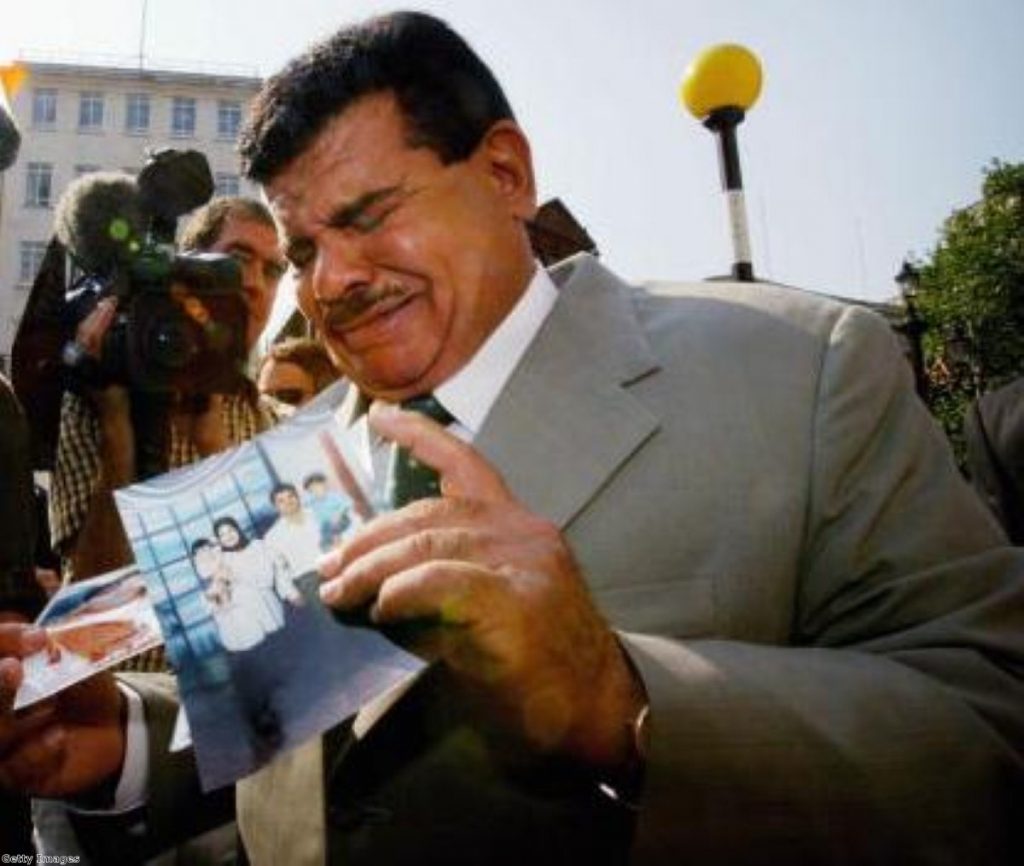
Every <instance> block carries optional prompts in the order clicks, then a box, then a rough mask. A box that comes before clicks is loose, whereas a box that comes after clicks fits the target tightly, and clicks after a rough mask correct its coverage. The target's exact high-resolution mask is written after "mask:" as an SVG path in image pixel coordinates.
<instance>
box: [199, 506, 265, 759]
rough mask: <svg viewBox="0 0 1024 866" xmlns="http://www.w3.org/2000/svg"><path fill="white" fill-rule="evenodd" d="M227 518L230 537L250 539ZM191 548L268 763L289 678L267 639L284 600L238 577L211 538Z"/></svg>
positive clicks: (258, 752) (254, 741)
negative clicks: (280, 695)
mask: <svg viewBox="0 0 1024 866" xmlns="http://www.w3.org/2000/svg"><path fill="white" fill-rule="evenodd" d="M225 520H226V521H230V523H227V522H225V523H224V524H222V526H223V527H224V531H223V536H224V537H226V538H228V539H229V540H231V539H233V535H232V533H233V532H235V533H236V534H237V535H238V536H239V537H244V536H242V533H241V531H240V530H238V529H237V523H235V521H234V520H233V519H231V518H226V519H225ZM231 526H234V527H235V530H231V529H230V527H231ZM191 551H192V565H193V568H194V569H195V571H196V574H197V575H198V576H199V578H200V580H202V581H203V584H204V591H203V596H204V598H205V599H206V603H207V605H208V606H209V608H210V613H211V615H212V616H213V620H214V622H215V623H216V625H217V631H218V634H219V636H220V642H221V644H222V645H223V647H224V649H225V650H227V653H228V664H229V666H230V669H231V683H232V686H233V687H234V689H235V691H236V692H237V694H238V697H239V701H240V704H241V706H240V709H241V710H242V712H243V713H244V715H245V718H246V719H247V721H248V723H249V731H248V734H249V744H250V746H251V747H252V749H253V754H254V756H256V759H257V760H260V761H263V760H265V759H267V757H269V756H270V755H272V754H273V753H274V752H275V751H276V750H277V749H278V748H279V747H280V744H281V737H282V733H281V722H280V713H279V712H278V711H277V710H276V709H275V697H276V695H277V694H278V692H279V691H280V689H281V687H282V684H283V682H284V679H285V676H284V674H283V673H282V669H281V660H280V659H279V658H276V655H277V648H276V647H273V646H270V645H269V644H268V643H267V638H268V636H269V635H272V634H274V633H276V632H279V630H280V629H281V626H282V625H283V624H284V623H283V616H282V613H281V602H280V600H279V599H278V598H277V596H276V594H274V595H270V594H268V593H267V592H266V591H265V589H264V588H263V587H261V586H259V585H257V583H256V582H254V581H250V580H246V579H244V578H240V577H238V576H236V575H235V574H234V573H233V572H232V571H231V568H230V566H229V565H228V563H227V560H226V554H225V553H224V552H222V550H221V549H220V547H219V546H218V545H217V544H215V543H213V542H212V541H210V540H209V539H205V538H200V539H197V540H196V541H194V542H193V543H192V548H191Z"/></svg>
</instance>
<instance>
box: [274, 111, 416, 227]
mask: <svg viewBox="0 0 1024 866" xmlns="http://www.w3.org/2000/svg"><path fill="white" fill-rule="evenodd" d="M418 150H422V148H414V147H412V146H410V145H409V143H408V140H407V137H406V134H405V122H404V120H403V117H402V113H401V111H400V109H399V108H398V105H397V102H396V100H395V98H394V96H392V95H391V94H390V93H376V94H370V95H369V96H364V97H362V98H361V99H359V100H358V101H357V102H355V103H353V104H352V105H351V106H349V107H348V108H346V109H345V110H344V111H343V112H341V113H340V114H338V115H335V116H334V117H333V118H331V119H330V120H329V121H328V122H327V124H326V125H325V126H324V128H323V129H322V130H321V131H320V132H319V133H317V135H316V137H315V138H314V139H313V141H312V142H311V143H310V145H309V146H308V147H307V148H306V149H305V150H304V151H302V153H300V154H299V155H298V156H297V157H296V158H295V159H294V160H292V161H291V162H290V163H289V164H288V165H286V166H285V167H284V168H283V169H281V171H280V172H279V173H278V174H277V175H276V176H275V177H273V178H272V179H271V180H270V181H268V183H267V184H266V187H265V192H266V195H267V199H268V201H269V203H270V207H271V209H272V210H273V211H274V214H275V216H276V217H277V218H278V222H279V223H283V224H288V223H290V222H293V221H296V220H299V219H305V218H307V217H309V216H310V214H309V213H308V211H309V209H310V208H311V207H314V208H316V209H317V210H319V208H320V206H321V205H323V206H326V207H331V208H333V207H337V206H339V205H342V206H343V205H344V204H346V203H349V202H352V201H355V200H357V199H359V198H360V197H362V196H364V195H366V194H367V193H371V192H374V191H375V190H377V189H383V188H387V187H391V186H394V185H395V184H396V182H397V181H398V180H399V179H400V178H401V175H402V174H403V171H402V169H401V168H400V163H399V162H396V160H400V159H402V158H403V157H406V156H409V155H411V154H413V153H414V152H416V151H418ZM327 190H329V193H330V199H331V201H330V203H327V202H325V201H324V196H322V195H318V194H322V193H324V192H325V191H327Z"/></svg>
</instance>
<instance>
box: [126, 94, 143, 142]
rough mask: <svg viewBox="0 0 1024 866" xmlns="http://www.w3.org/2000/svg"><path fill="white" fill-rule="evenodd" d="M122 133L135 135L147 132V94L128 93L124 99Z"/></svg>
mask: <svg viewBox="0 0 1024 866" xmlns="http://www.w3.org/2000/svg"><path fill="white" fill-rule="evenodd" d="M124 131H125V132H127V133H129V134H135V135H138V134H139V133H144V132H149V94H148V93H129V94H128V95H127V96H126V97H125V100H124Z"/></svg>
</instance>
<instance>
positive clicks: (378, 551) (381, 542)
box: [320, 525, 487, 608]
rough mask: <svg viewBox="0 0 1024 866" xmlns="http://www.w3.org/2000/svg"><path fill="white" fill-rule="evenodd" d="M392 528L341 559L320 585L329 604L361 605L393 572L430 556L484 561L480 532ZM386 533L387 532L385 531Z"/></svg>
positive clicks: (336, 605) (322, 595)
mask: <svg viewBox="0 0 1024 866" xmlns="http://www.w3.org/2000/svg"><path fill="white" fill-rule="evenodd" d="M400 528H401V527H400V526H398V525H396V526H395V527H394V529H395V530H396V531H395V532H394V534H393V535H392V536H391V537H390V538H386V539H384V538H381V537H380V536H378V537H377V538H376V539H375V541H374V542H373V543H369V544H367V545H366V547H365V553H363V554H361V555H358V556H355V557H351V558H349V559H346V560H345V566H344V568H343V570H342V569H339V572H340V573H338V575H337V576H336V577H334V578H333V579H331V580H327V581H325V582H324V584H323V585H322V586H321V587H320V597H321V598H322V599H323V600H324V603H325V604H327V605H330V606H332V607H344V608H353V607H361V606H362V605H364V604H366V603H367V602H369V601H371V600H372V599H373V597H374V596H375V595H376V594H377V590H378V587H379V586H380V585H381V583H383V582H384V581H385V580H387V579H388V578H389V577H391V576H392V575H394V574H397V573H399V572H401V571H405V570H407V569H409V568H413V567H415V566H417V565H421V564H423V563H425V562H430V561H432V560H455V559H457V560H463V561H467V560H475V561H476V562H478V563H480V564H486V561H485V560H484V559H483V557H485V556H486V547H487V544H486V541H485V540H484V539H483V537H482V535H481V533H479V532H472V531H470V530H468V529H464V528H432V529H426V530H424V531H416V532H411V533H410V532H408V531H404V532H399V531H397V530H399V529H400ZM389 535H390V533H389Z"/></svg>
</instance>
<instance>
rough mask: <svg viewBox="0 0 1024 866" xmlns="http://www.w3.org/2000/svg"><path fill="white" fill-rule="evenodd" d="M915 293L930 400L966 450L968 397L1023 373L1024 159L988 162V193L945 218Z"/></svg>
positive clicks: (985, 184)
mask: <svg viewBox="0 0 1024 866" xmlns="http://www.w3.org/2000/svg"><path fill="white" fill-rule="evenodd" d="M915 300H916V304H917V308H918V311H919V313H920V315H921V317H922V318H923V320H924V322H925V324H926V326H927V330H926V331H925V334H924V351H925V363H926V369H927V371H928V379H929V389H930V400H929V402H930V403H931V408H932V410H933V411H934V412H935V414H936V415H937V416H938V418H939V419H940V420H941V421H942V423H943V425H944V426H945V428H946V430H947V432H948V433H949V434H950V437H951V439H952V440H953V442H954V445H955V446H956V447H957V450H958V451H960V450H961V444H962V440H961V428H962V423H963V416H964V412H965V410H966V408H967V406H968V404H969V403H970V402H971V401H972V400H974V399H975V398H976V397H977V396H979V395H980V394H981V393H983V392H985V391H988V390H991V389H993V388H996V387H998V386H1000V385H1002V384H1004V383H1005V382H1007V381H1009V380H1010V379H1013V378H1015V377H1017V376H1020V375H1022V374H1024V163H1020V164H1015V163H1004V162H1000V161H998V160H996V161H994V162H992V164H991V165H990V166H989V167H988V168H986V169H985V171H984V182H983V183H982V196H981V199H980V200H979V201H977V202H975V203H974V204H972V205H970V206H969V207H965V208H962V209H959V210H956V211H954V212H953V213H952V214H951V215H950V216H949V217H948V218H947V219H946V221H945V223H944V224H943V226H942V229H941V231H940V235H939V243H938V246H937V247H936V248H935V250H934V251H933V252H932V254H931V256H930V257H929V258H928V259H926V260H925V261H924V262H922V263H920V267H919V286H918V291H917V296H916V299H915Z"/></svg>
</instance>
